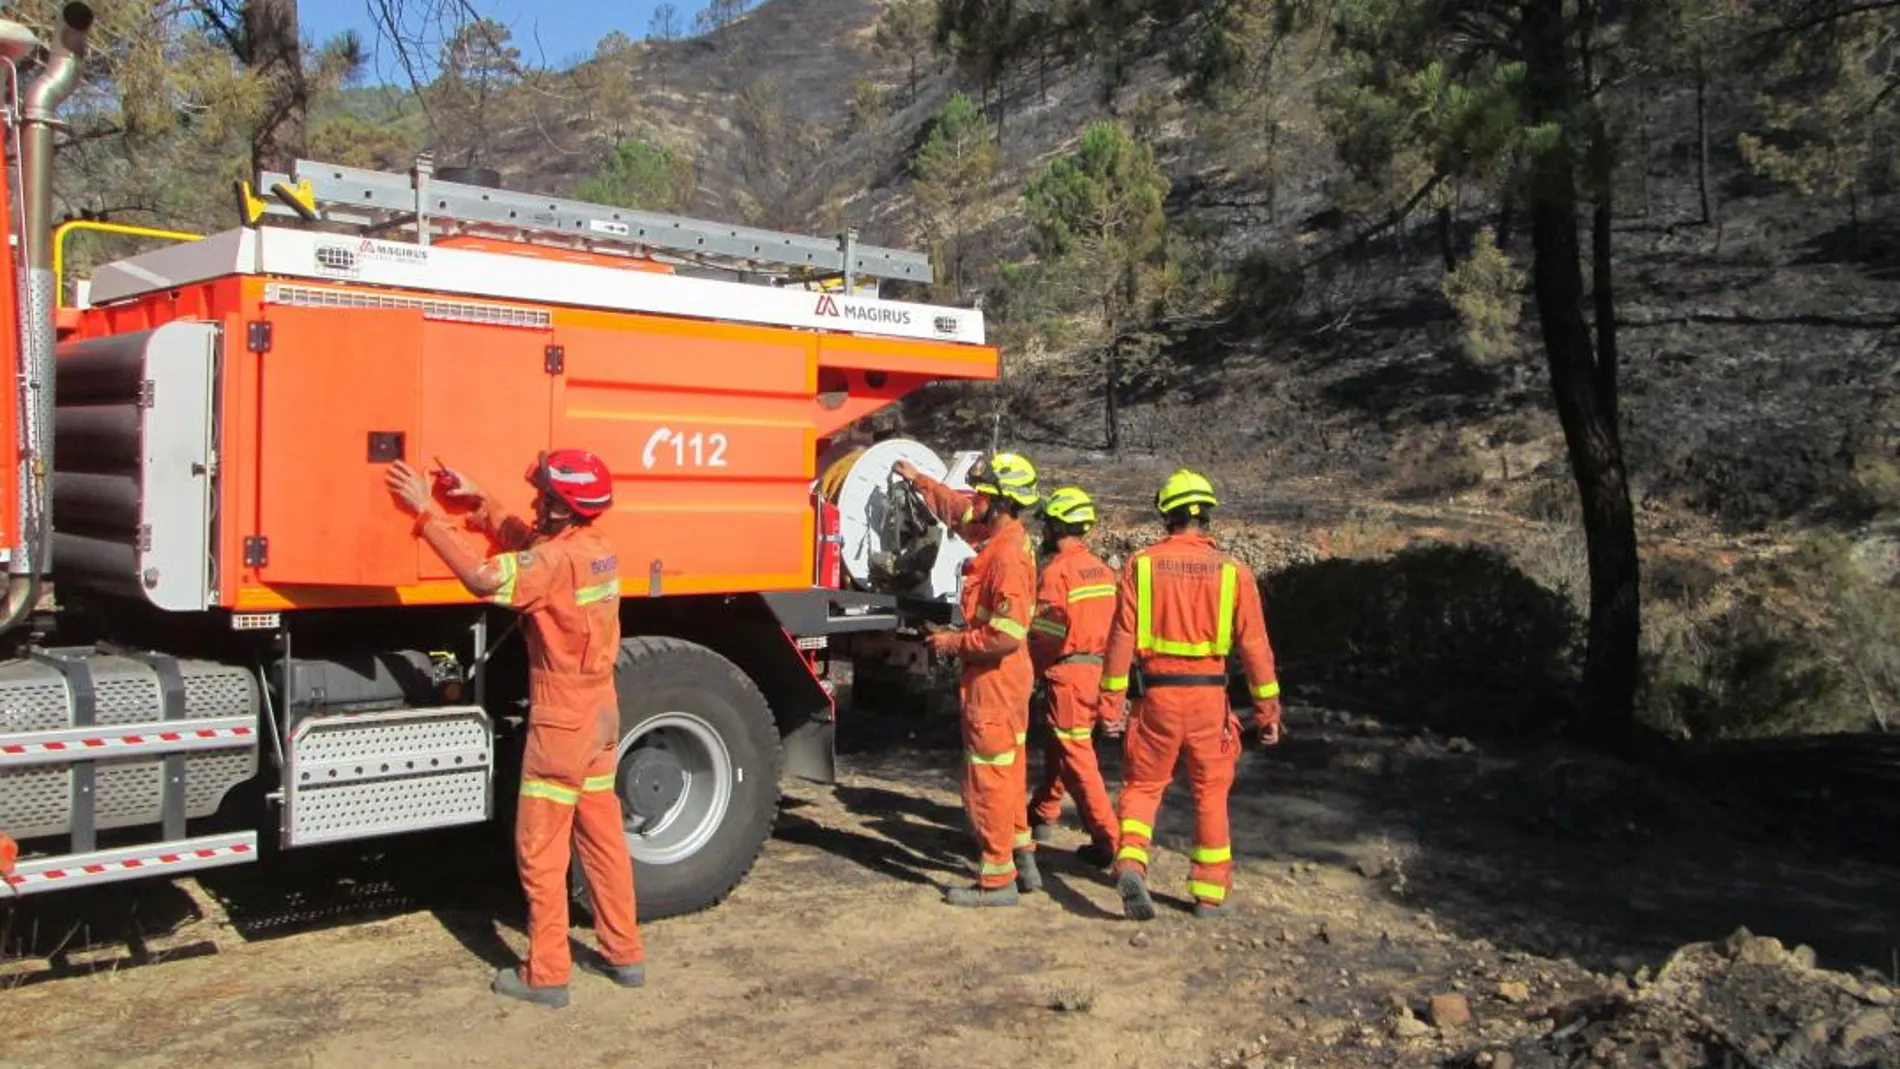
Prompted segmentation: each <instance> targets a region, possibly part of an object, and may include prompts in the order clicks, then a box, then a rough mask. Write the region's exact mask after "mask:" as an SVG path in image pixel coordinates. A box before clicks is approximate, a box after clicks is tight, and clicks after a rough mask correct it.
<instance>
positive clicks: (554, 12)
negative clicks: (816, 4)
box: [298, 0, 703, 83]
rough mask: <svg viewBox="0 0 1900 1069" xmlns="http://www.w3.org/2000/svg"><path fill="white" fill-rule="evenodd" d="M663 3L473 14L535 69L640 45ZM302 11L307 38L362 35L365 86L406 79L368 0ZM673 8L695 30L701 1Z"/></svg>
mask: <svg viewBox="0 0 1900 1069" xmlns="http://www.w3.org/2000/svg"><path fill="white" fill-rule="evenodd" d="M660 2H661V0H619V2H617V3H615V2H606V3H603V2H600V0H594V2H592V3H589V2H586V0H581V2H575V0H566V2H561V0H471V3H472V5H473V7H474V8H475V10H477V11H479V12H481V13H482V14H483V15H485V16H487V17H488V18H491V19H494V20H495V21H496V22H500V23H503V24H504V25H506V26H507V27H508V28H509V29H510V30H511V31H513V33H514V43H515V45H516V46H517V47H519V48H520V49H521V56H522V59H523V60H524V61H525V62H527V63H529V64H530V65H533V66H563V65H565V64H566V63H567V61H568V60H569V59H571V58H573V57H575V56H576V55H580V54H592V53H593V51H594V45H595V44H596V43H597V42H598V41H599V40H600V39H601V38H602V37H605V36H606V35H607V34H608V33H610V32H612V31H614V30H619V31H620V32H622V33H624V34H626V35H627V36H629V37H632V38H633V39H635V40H639V39H640V38H642V37H644V36H646V32H647V20H648V19H650V18H652V16H653V9H654V8H656V7H658V6H659V5H660ZM426 3H427V0H422V2H420V3H418V4H417V8H418V9H420V8H422V7H423V6H424V4H426ZM299 6H300V8H301V10H299V11H298V17H299V19H300V20H301V22H302V23H303V32H304V35H305V37H306V38H309V39H312V40H316V41H322V40H324V39H325V38H328V37H331V36H333V35H335V34H336V33H337V32H339V31H341V30H346V29H354V30H356V31H357V32H358V33H360V34H361V35H362V37H363V43H364V44H365V45H366V46H367V47H368V48H369V50H370V66H369V69H368V70H367V71H365V72H364V79H363V80H364V81H365V82H369V83H375V82H392V83H394V82H401V81H402V80H403V77H402V71H401V68H399V67H398V66H397V65H396V61H395V58H394V57H393V56H392V55H391V54H390V51H389V48H388V46H387V45H386V44H382V43H381V42H380V41H379V39H378V35H377V33H376V27H375V23H374V22H372V21H371V19H370V17H369V14H368V0H317V2H316V3H304V4H301V5H299ZM673 6H674V7H675V8H676V9H678V11H679V12H680V15H679V22H680V30H681V31H682V32H686V31H688V30H690V28H691V26H692V21H693V13H694V12H695V11H697V10H699V8H700V7H701V6H703V5H702V4H701V3H700V2H699V0H673ZM537 35H538V37H539V40H538V41H537Z"/></svg>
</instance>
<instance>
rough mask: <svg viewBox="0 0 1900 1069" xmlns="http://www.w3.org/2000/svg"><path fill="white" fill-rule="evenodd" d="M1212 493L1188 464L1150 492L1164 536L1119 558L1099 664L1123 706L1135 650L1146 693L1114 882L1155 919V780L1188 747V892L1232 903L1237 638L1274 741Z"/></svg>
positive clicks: (1269, 671) (1261, 641) (1246, 608)
mask: <svg viewBox="0 0 1900 1069" xmlns="http://www.w3.org/2000/svg"><path fill="white" fill-rule="evenodd" d="M1217 504H1218V502H1217V501H1216V500H1215V498H1214V487H1213V485H1212V484H1210V483H1209V482H1208V481H1207V479H1206V478H1205V477H1203V476H1201V475H1199V474H1196V473H1195V472H1192V471H1188V470H1186V469H1182V470H1180V471H1176V472H1175V473H1174V474H1173V475H1170V476H1169V477H1168V479H1167V481H1166V482H1164V483H1163V484H1162V485H1161V490H1160V492H1159V493H1157V494H1156V495H1155V508H1156V509H1157V510H1158V511H1159V512H1160V513H1161V515H1162V517H1163V518H1164V519H1165V520H1166V522H1167V526H1168V536H1167V537H1166V538H1164V539H1162V540H1161V541H1160V542H1157V543H1155V544H1154V545H1152V546H1149V547H1147V548H1145V549H1141V550H1138V551H1136V552H1135V553H1134V554H1132V555H1131V556H1130V557H1129V559H1128V563H1127V565H1126V566H1124V567H1123V569H1122V577H1121V585H1120V590H1119V591H1118V593H1117V597H1116V605H1115V624H1114V627H1113V628H1112V629H1111V630H1110V632H1109V638H1108V655H1107V658H1106V663H1105V664H1104V665H1103V667H1102V701H1103V702H1104V703H1105V705H1107V706H1108V708H1109V709H1119V708H1120V706H1121V704H1122V701H1123V699H1124V697H1125V695H1126V693H1127V690H1128V674H1129V666H1130V664H1131V662H1132V661H1134V659H1135V658H1136V657H1139V658H1140V659H1141V678H1142V683H1143V686H1144V694H1143V695H1142V697H1141V699H1140V701H1139V702H1137V703H1136V705H1135V708H1134V714H1133V716H1132V717H1131V718H1130V720H1129V724H1128V733H1127V736H1126V739H1125V741H1124V742H1123V745H1122V780H1123V783H1122V793H1121V799H1120V801H1121V807H1120V808H1121V847H1120V849H1119V850H1118V851H1117V853H1116V858H1115V869H1116V888H1117V890H1118V891H1119V892H1120V894H1121V899H1122V910H1123V912H1125V913H1126V914H1127V915H1128V916H1129V917H1131V918H1133V919H1135V920H1143V921H1145V920H1152V919H1153V918H1154V915H1155V907H1154V900H1153V899H1152V898H1150V897H1149V895H1148V883H1147V878H1148V867H1149V864H1150V863H1151V860H1152V858H1151V855H1150V853H1149V851H1150V850H1151V849H1152V848H1153V840H1154V822H1155V814H1156V812H1157V811H1158V810H1159V809H1160V806H1161V795H1162V792H1164V791H1165V790H1167V788H1168V783H1169V781H1171V780H1172V779H1173V778H1174V767H1175V762H1176V761H1177V760H1178V759H1180V758H1182V757H1185V758H1186V759H1187V770H1188V781H1189V783H1190V784H1191V785H1192V787H1193V793H1194V847H1193V851H1192V854H1191V860H1192V866H1191V867H1190V868H1189V870H1188V892H1189V893H1190V894H1191V895H1193V897H1194V903H1195V904H1194V915H1195V916H1197V917H1218V916H1220V915H1222V914H1224V913H1226V912H1227V911H1228V909H1229V908H1230V907H1229V903H1228V892H1229V891H1230V890H1231V889H1232V886H1233V856H1234V853H1233V844H1232V843H1231V841H1230V840H1229V838H1228V825H1227V792H1228V790H1229V789H1230V788H1232V787H1233V785H1234V766H1235V764H1236V763H1237V762H1238V761H1239V759H1240V747H1241V727H1240V721H1239V720H1238V719H1237V718H1236V717H1235V716H1234V714H1233V711H1232V710H1230V709H1229V708H1228V705H1227V657H1228V654H1229V653H1230V652H1232V651H1233V650H1234V649H1236V648H1238V649H1239V651H1240V659H1241V663H1242V665H1243V666H1244V668H1245V671H1246V674H1247V685H1248V689H1249V693H1250V694H1251V695H1252V697H1253V704H1254V709H1255V710H1256V719H1255V723H1256V725H1257V726H1258V728H1259V730H1260V740H1261V743H1262V744H1263V745H1266V746H1274V745H1277V744H1278V743H1279V741H1280V684H1279V681H1278V680H1277V679H1276V678H1275V676H1274V670H1273V650H1272V647H1271V646H1269V645H1268V643H1267V625H1266V619H1265V616H1264V615H1263V613H1262V610H1261V605H1260V590H1259V588H1258V587H1257V586H1256V585H1255V583H1254V577H1253V573H1252V572H1251V571H1250V570H1249V569H1248V568H1247V566H1246V565H1244V564H1242V563H1240V562H1239V561H1237V560H1235V559H1233V558H1232V557H1230V556H1228V555H1227V554H1225V553H1223V552H1221V551H1220V550H1219V549H1217V548H1216V547H1215V545H1214V540H1213V538H1212V537H1211V536H1210V535H1209V534H1208V532H1207V525H1208V521H1209V518H1210V516H1211V514H1212V512H1213V509H1214V508H1215V506H1216V505H1217Z"/></svg>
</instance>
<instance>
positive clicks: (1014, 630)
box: [989, 616, 1029, 639]
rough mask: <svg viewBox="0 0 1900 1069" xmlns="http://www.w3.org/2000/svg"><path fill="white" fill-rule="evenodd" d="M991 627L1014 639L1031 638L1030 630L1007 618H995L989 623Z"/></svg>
mask: <svg viewBox="0 0 1900 1069" xmlns="http://www.w3.org/2000/svg"><path fill="white" fill-rule="evenodd" d="M989 625H990V626H991V627H994V628H995V629H996V630H997V631H998V632H1000V633H1002V634H1005V635H1008V636H1009V637H1010V638H1013V639H1025V638H1028V637H1029V631H1028V629H1026V628H1024V627H1023V625H1021V624H1019V623H1017V622H1016V621H1014V620H1012V619H1010V618H1009V617H1007V616H997V617H994V618H992V619H991V620H990V621H989Z"/></svg>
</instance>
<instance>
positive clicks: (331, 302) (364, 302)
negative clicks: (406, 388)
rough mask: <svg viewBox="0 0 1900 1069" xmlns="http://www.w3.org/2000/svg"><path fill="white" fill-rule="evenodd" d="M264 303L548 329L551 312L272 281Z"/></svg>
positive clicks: (512, 306) (502, 305)
mask: <svg viewBox="0 0 1900 1069" xmlns="http://www.w3.org/2000/svg"><path fill="white" fill-rule="evenodd" d="M264 303H265V304H278V305H287V306H291V307H296V308H420V309H421V310H422V317H423V318H424V319H435V320H441V321H445V322H451V323H478V324H481V325H483V326H492V327H525V328H528V329H531V330H547V329H549V328H550V327H552V326H553V325H554V314H553V313H552V312H549V311H548V310H546V309H545V308H522V307H519V306H516V305H508V304H488V303H486V302H483V301H450V300H443V299H440V298H431V297H404V296H400V295H397V294H393V293H362V292H358V291H354V290H332V289H321V288H319V287H316V286H290V285H284V284H282V283H273V284H271V285H269V286H266V287H264Z"/></svg>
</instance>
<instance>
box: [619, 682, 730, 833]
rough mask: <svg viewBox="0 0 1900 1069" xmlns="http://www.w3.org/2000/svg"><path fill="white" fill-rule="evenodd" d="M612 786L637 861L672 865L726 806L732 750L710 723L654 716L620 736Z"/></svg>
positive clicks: (713, 826) (714, 827)
mask: <svg viewBox="0 0 1900 1069" xmlns="http://www.w3.org/2000/svg"><path fill="white" fill-rule="evenodd" d="M616 762H617V767H616V771H615V776H614V779H615V784H614V791H615V793H616V794H618V795H619V797H620V805H621V811H622V812H623V813H624V814H625V816H626V828H627V850H628V852H629V853H631V854H632V855H633V859H634V860H635V861H637V862H641V863H643V864H648V865H671V864H675V863H677V862H679V861H682V860H684V859H686V858H688V857H691V856H692V855H693V854H695V853H697V852H698V851H699V849H700V848H701V847H703V846H705V845H706V843H707V841H708V840H710V839H711V838H712V837H713V834H714V833H715V832H717V831H718V830H719V826H720V825H721V824H722V823H724V822H725V819H726V811H727V809H729V808H731V805H732V754H731V752H730V751H729V750H728V749H727V748H726V742H725V740H724V739H723V738H721V737H720V735H719V733H718V732H717V731H714V730H713V728H712V725H710V724H708V723H706V721H704V720H701V719H700V718H699V717H697V716H694V715H693V714H691V713H677V712H668V713H661V714H660V715H658V716H656V717H653V718H652V719H650V720H648V721H646V722H645V723H643V724H641V725H640V726H639V727H638V728H636V729H635V730H633V731H632V732H629V733H628V734H627V736H626V737H625V738H623V739H621V740H620V747H619V751H618V753H617V755H616Z"/></svg>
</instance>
